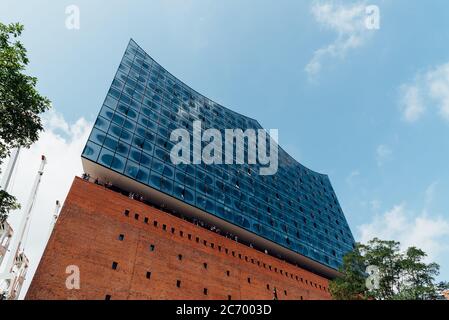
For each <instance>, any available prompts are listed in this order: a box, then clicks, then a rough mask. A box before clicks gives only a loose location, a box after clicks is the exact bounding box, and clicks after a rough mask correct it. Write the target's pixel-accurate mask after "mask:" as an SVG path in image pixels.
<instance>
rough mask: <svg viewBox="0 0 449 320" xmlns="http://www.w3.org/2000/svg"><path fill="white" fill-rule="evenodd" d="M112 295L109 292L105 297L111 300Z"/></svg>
mask: <svg viewBox="0 0 449 320" xmlns="http://www.w3.org/2000/svg"><path fill="white" fill-rule="evenodd" d="M111 298H112V297H111V295H110V294H107V295H106V296H105V297H104V300H111Z"/></svg>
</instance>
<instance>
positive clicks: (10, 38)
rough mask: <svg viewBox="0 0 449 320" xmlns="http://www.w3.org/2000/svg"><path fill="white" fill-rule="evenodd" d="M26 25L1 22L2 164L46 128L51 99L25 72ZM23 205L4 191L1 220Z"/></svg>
mask: <svg viewBox="0 0 449 320" xmlns="http://www.w3.org/2000/svg"><path fill="white" fill-rule="evenodd" d="M23 30H24V27H23V25H21V24H19V23H12V24H9V25H5V24H3V23H1V22H0V164H1V163H2V162H3V160H4V159H5V158H6V157H7V156H9V153H10V150H11V149H13V148H18V147H22V148H28V147H30V146H31V144H33V143H34V142H35V141H37V139H38V138H39V133H40V132H41V131H42V130H43V127H42V122H41V118H40V114H41V113H43V112H45V111H46V110H48V109H49V108H50V100H48V99H47V98H46V97H44V96H41V95H40V94H39V92H38V91H37V89H36V84H37V79H36V78H35V77H31V76H29V75H26V74H25V73H24V71H25V68H26V66H27V65H28V63H29V60H28V57H27V51H26V49H25V47H24V46H23V45H22V43H21V42H20V41H18V40H17V38H18V37H20V36H21V34H22V31H23ZM18 207H19V205H18V203H17V202H16V199H15V197H14V196H12V195H10V194H8V193H7V192H6V191H1V192H0V222H1V221H3V220H4V219H6V216H7V214H8V212H9V211H10V210H13V209H17V208H18Z"/></svg>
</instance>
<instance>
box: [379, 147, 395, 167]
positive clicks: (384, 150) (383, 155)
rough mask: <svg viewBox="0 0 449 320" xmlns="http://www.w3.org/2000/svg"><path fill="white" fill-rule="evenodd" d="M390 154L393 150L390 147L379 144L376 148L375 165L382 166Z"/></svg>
mask: <svg viewBox="0 0 449 320" xmlns="http://www.w3.org/2000/svg"><path fill="white" fill-rule="evenodd" d="M392 154H393V150H391V148H390V147H388V146H386V145H384V144H381V145H379V146H378V147H377V149H376V159H377V165H378V166H379V167H381V166H383V165H384V163H385V162H386V161H388V160H390V159H391V156H392Z"/></svg>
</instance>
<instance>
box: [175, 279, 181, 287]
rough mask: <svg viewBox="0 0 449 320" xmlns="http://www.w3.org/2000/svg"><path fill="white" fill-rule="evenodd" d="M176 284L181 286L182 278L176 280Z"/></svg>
mask: <svg viewBox="0 0 449 320" xmlns="http://www.w3.org/2000/svg"><path fill="white" fill-rule="evenodd" d="M176 286H177V287H178V288H181V280H176Z"/></svg>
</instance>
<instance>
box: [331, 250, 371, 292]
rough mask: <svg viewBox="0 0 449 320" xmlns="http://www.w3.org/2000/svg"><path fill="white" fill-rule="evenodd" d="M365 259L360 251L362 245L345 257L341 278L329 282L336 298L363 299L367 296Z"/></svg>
mask: <svg viewBox="0 0 449 320" xmlns="http://www.w3.org/2000/svg"><path fill="white" fill-rule="evenodd" d="M365 269H366V266H365V259H364V258H363V257H362V255H361V253H360V245H359V244H357V245H356V247H355V249H354V250H353V251H351V252H349V253H348V254H347V255H345V256H344V257H343V266H342V269H341V270H340V271H341V272H342V274H343V276H342V277H341V278H336V279H335V280H334V281H331V283H330V284H329V290H330V292H331V295H332V297H333V298H334V299H336V300H361V299H364V298H365V297H366V294H365V291H366V286H365V279H366V274H365Z"/></svg>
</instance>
